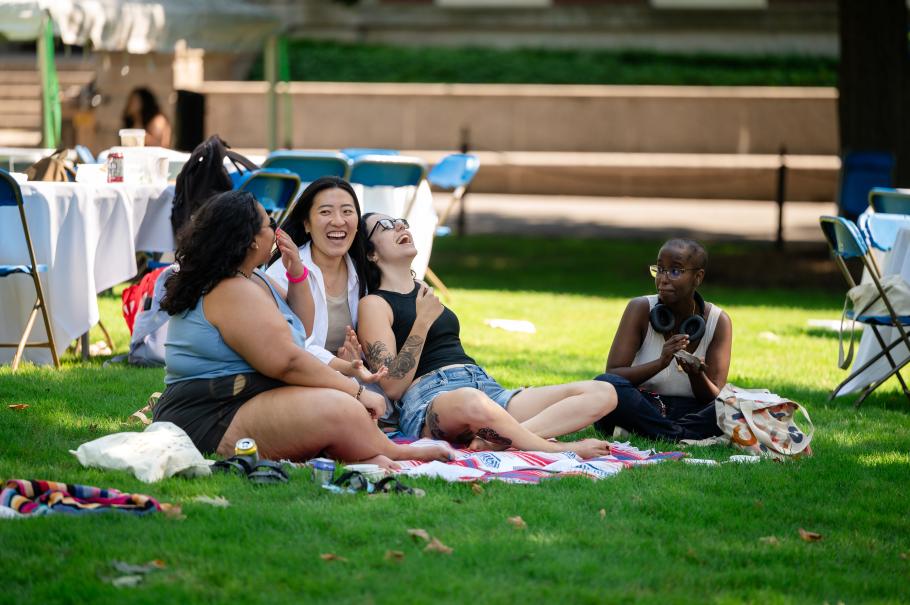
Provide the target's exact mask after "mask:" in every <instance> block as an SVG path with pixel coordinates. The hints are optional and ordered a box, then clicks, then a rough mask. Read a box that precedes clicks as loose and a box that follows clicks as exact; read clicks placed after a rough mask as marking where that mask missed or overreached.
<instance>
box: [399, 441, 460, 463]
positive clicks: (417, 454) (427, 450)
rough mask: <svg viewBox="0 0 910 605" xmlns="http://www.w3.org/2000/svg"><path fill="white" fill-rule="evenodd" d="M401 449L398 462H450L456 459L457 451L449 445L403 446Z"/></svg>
mask: <svg viewBox="0 0 910 605" xmlns="http://www.w3.org/2000/svg"><path fill="white" fill-rule="evenodd" d="M399 447H400V448H401V449H400V450H399V454H398V455H397V456H396V458H397V459H398V460H421V461H423V462H431V461H433V460H441V461H443V462H448V461H449V460H452V459H453V458H455V451H454V450H453V449H452V448H451V447H449V446H448V445H441V444H440V445H424V446H413V445H402V446H399Z"/></svg>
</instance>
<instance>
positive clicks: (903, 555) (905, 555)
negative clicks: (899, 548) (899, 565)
mask: <svg viewBox="0 0 910 605" xmlns="http://www.w3.org/2000/svg"><path fill="white" fill-rule="evenodd" d="M901 559H903V560H904V561H906V560H907V559H910V552H902V553H901Z"/></svg>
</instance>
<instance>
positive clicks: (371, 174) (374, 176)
mask: <svg viewBox="0 0 910 605" xmlns="http://www.w3.org/2000/svg"><path fill="white" fill-rule="evenodd" d="M426 175H427V163H426V162H424V161H423V160H421V159H420V158H414V157H408V156H401V155H376V154H367V155H362V156H360V157H358V158H357V159H356V160H354V165H353V166H352V167H351V178H350V181H351V182H352V183H357V184H360V185H363V186H364V187H413V188H414V189H413V191H411V193H410V195H409V196H408V199H407V200H406V201H405V205H404V214H403V215H402V217H403V218H407V217H408V215H410V214H411V208H412V207H413V205H414V200H416V199H417V187H418V186H419V185H420V183H421V182H422V181H423V179H424V178H425V177H426Z"/></svg>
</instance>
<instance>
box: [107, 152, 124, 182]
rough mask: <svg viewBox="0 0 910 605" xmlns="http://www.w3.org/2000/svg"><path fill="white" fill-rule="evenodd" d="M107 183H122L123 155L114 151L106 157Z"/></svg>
mask: <svg viewBox="0 0 910 605" xmlns="http://www.w3.org/2000/svg"><path fill="white" fill-rule="evenodd" d="M107 182H108V183H122V182H123V154H122V153H120V152H119V151H114V152H112V153H111V154H109V155H108V156H107Z"/></svg>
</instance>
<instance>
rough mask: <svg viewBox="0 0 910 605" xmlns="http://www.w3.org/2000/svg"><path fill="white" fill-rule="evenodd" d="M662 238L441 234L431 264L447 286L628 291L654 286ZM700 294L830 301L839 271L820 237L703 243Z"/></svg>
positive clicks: (755, 300)
mask: <svg viewBox="0 0 910 605" xmlns="http://www.w3.org/2000/svg"><path fill="white" fill-rule="evenodd" d="M661 244H662V240H642V241H635V240H604V239H557V238H530V237H509V238H503V237H495V236H484V235H478V236H468V237H463V238H459V237H451V238H442V239H439V240H437V241H436V242H435V244H434V249H433V262H432V266H433V270H434V271H435V272H436V274H437V275H439V276H440V277H441V278H442V279H443V280H444V281H445V283H446V285H447V286H449V287H452V288H464V289H481V290H504V291H533V292H554V293H573V294H582V295H592V296H611V297H623V298H631V297H634V296H641V295H642V294H648V293H650V292H652V291H653V290H654V280H653V279H652V278H651V276H650V275H649V273H648V266H649V265H651V264H653V263H654V261H655V258H656V256H657V251H658V250H659V248H660V245H661ZM708 252H709V255H710V260H709V263H708V273H707V277H706V287H705V288H704V291H705V293H706V296H708V297H714V298H717V299H718V300H723V301H724V304H727V305H730V304H737V305H758V306H764V305H776V306H785V307H800V308H830V307H831V306H833V305H837V304H840V303H841V302H842V301H843V292H844V288H843V287H842V285H841V284H842V282H843V278H842V277H840V276H839V275H838V273H837V269H836V267H835V265H834V263H833V262H832V261H831V260H830V258H829V257H828V252H827V249H826V248H824V246H822V245H820V244H819V245H809V244H806V245H800V246H797V245H795V244H794V245H792V246H790V247H788V248H787V249H785V250H784V251H782V252H779V251H777V250H775V249H774V248H773V246H771V245H770V244H765V243H755V242H742V243H729V242H727V243H716V244H711V245H709V246H708Z"/></svg>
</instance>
